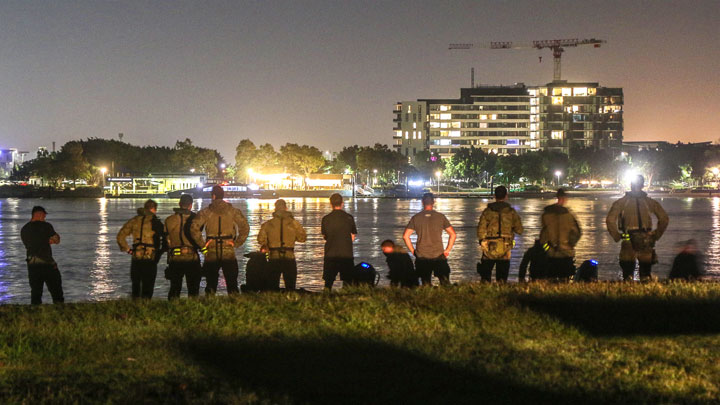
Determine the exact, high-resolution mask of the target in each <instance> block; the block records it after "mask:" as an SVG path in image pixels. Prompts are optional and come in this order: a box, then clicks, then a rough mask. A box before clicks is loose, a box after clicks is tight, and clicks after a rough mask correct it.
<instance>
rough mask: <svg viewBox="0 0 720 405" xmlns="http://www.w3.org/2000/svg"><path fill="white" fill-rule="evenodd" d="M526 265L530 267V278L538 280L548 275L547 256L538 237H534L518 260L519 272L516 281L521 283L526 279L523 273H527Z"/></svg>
mask: <svg viewBox="0 0 720 405" xmlns="http://www.w3.org/2000/svg"><path fill="white" fill-rule="evenodd" d="M528 266H529V267H530V274H529V276H530V280H532V281H538V280H543V279H546V278H547V277H548V276H547V272H548V269H547V266H548V256H547V252H545V249H543V246H542V243H540V239H535V244H534V245H532V246H531V247H530V249H528V250H526V251H525V254H523V257H522V261H521V262H520V273H519V274H518V281H519V282H521V283H522V282H525V281H526V280H525V274H527V271H528Z"/></svg>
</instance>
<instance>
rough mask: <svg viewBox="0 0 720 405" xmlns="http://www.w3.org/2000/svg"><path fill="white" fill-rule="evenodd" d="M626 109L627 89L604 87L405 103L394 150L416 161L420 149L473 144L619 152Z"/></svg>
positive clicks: (515, 90)
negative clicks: (625, 92)
mask: <svg viewBox="0 0 720 405" xmlns="http://www.w3.org/2000/svg"><path fill="white" fill-rule="evenodd" d="M622 107H623V95H622V89H621V88H604V87H600V86H599V85H598V83H568V82H566V81H558V82H553V83H549V84H547V85H545V86H533V87H526V86H525V85H524V84H516V85H512V86H479V87H475V88H464V89H460V98H457V99H418V100H416V101H402V102H398V103H397V104H396V106H395V109H394V111H393V113H394V114H395V118H394V120H393V121H394V123H395V127H394V131H395V133H394V136H393V141H394V142H393V146H394V147H395V149H396V150H397V151H398V152H400V153H402V154H403V155H405V156H407V157H408V161H409V162H411V163H412V162H413V160H414V159H415V155H416V154H417V153H418V152H420V151H429V152H432V153H433V154H434V155H437V156H440V157H441V158H449V157H450V156H452V154H453V153H454V152H455V151H457V150H458V149H461V148H468V147H471V146H473V147H475V148H480V149H482V150H483V151H485V152H487V153H495V154H499V155H521V154H523V153H526V152H527V151H531V150H541V149H544V150H557V151H561V152H563V153H566V154H567V153H570V152H571V150H572V149H573V148H578V147H594V148H598V149H612V150H614V151H616V152H618V153H619V152H620V149H621V147H622V130H623V117H622Z"/></svg>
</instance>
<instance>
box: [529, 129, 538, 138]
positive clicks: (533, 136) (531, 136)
mask: <svg viewBox="0 0 720 405" xmlns="http://www.w3.org/2000/svg"><path fill="white" fill-rule="evenodd" d="M537 137H538V133H537V132H535V131H533V132H530V139H537Z"/></svg>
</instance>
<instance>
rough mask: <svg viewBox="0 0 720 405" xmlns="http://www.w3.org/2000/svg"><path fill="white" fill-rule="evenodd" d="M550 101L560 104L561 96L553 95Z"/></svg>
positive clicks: (561, 101)
mask: <svg viewBox="0 0 720 405" xmlns="http://www.w3.org/2000/svg"><path fill="white" fill-rule="evenodd" d="M552 103H553V104H562V103H563V98H562V97H553V98H552Z"/></svg>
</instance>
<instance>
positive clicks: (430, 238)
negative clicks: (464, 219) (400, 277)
mask: <svg viewBox="0 0 720 405" xmlns="http://www.w3.org/2000/svg"><path fill="white" fill-rule="evenodd" d="M422 205H423V210H422V211H421V212H419V213H417V214H415V215H414V216H413V217H412V218H411V219H410V222H409V223H408V224H407V227H406V228H405V232H404V233H403V241H405V245H406V246H407V248H408V249H409V250H410V254H412V255H414V256H415V257H416V259H415V271H416V272H417V273H418V276H419V277H420V279H421V280H422V284H423V285H424V286H425V285H430V284H431V280H432V276H433V274H434V275H435V277H437V278H438V280H439V281H440V284H441V285H447V284H450V266H449V265H448V262H447V258H448V256H450V251H451V250H452V248H453V245H454V244H455V239H456V238H457V234H456V233H455V230H454V229H453V227H452V226H451V225H450V221H448V219H447V218H446V217H445V215H443V214H441V213H439V212H437V211H435V209H434V206H435V197H433V195H432V193H426V194H425V195H423V197H422ZM443 231H445V232H447V233H448V235H449V236H450V237H449V238H448V243H447V246H445V247H443V241H442V233H443ZM413 232H415V233H417V242H416V244H417V246H413V244H412V241H411V240H410V235H412V234H413Z"/></svg>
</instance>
